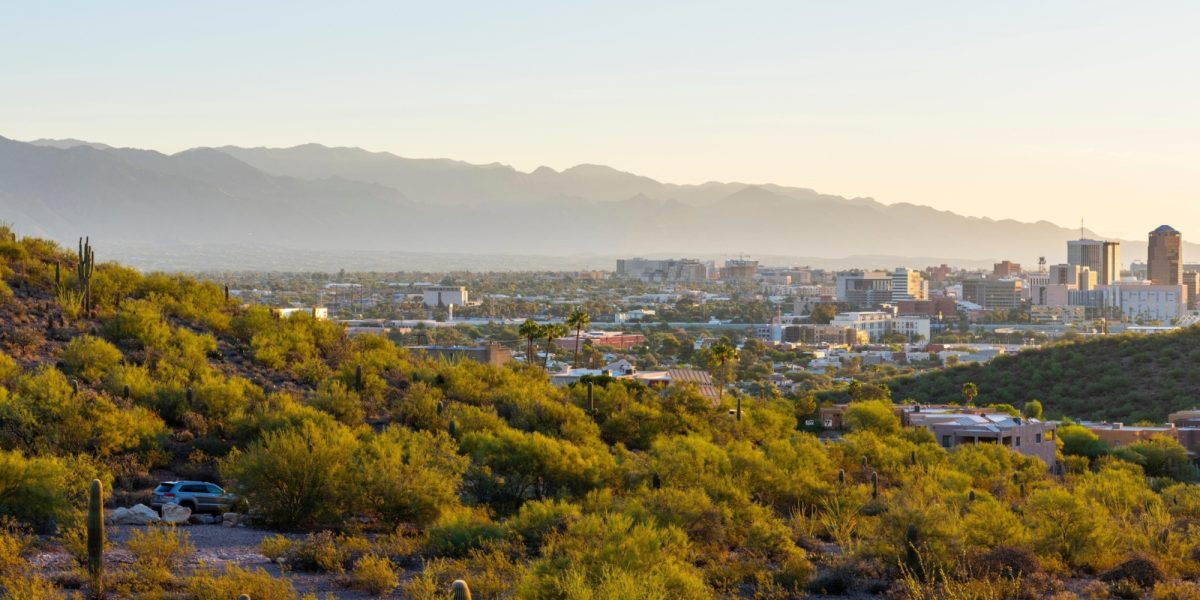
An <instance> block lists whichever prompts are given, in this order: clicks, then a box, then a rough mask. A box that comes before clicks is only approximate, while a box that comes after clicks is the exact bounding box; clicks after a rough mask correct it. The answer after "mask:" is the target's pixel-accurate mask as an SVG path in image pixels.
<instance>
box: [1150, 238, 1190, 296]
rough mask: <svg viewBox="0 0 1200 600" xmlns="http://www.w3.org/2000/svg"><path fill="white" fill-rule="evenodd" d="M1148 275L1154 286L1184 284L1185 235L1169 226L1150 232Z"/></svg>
mask: <svg viewBox="0 0 1200 600" xmlns="http://www.w3.org/2000/svg"><path fill="white" fill-rule="evenodd" d="M1146 263H1147V264H1148V271H1149V272H1148V275H1149V277H1150V283H1151V284H1153V285H1180V284H1182V283H1183V235H1181V234H1180V233H1179V232H1178V231H1175V229H1174V228H1172V227H1170V226H1169V225H1162V226H1160V227H1159V228H1158V229H1155V230H1154V231H1151V232H1150V247H1149V248H1148V249H1147V251H1146Z"/></svg>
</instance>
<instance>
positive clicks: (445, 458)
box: [353, 426, 468, 526]
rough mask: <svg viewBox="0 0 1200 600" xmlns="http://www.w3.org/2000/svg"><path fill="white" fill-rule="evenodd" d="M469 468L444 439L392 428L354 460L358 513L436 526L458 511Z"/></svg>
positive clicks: (366, 445) (365, 443) (451, 442)
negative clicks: (463, 481) (443, 515)
mask: <svg viewBox="0 0 1200 600" xmlns="http://www.w3.org/2000/svg"><path fill="white" fill-rule="evenodd" d="M467 464H468V460H467V458H466V457H463V456H459V454H458V452H457V446H456V444H455V443H454V440H453V439H451V438H450V436H448V435H446V434H445V433H440V432H439V433H436V434H434V433H429V432H427V431H412V430H410V429H407V428H404V427H398V426H393V427H389V428H388V429H387V430H385V431H384V432H382V433H380V434H378V435H375V436H371V437H370V438H368V439H366V440H365V441H363V443H362V445H361V447H360V448H359V451H358V454H357V455H356V457H355V468H354V476H353V477H354V480H355V482H356V491H355V492H354V495H355V498H356V499H358V501H359V502H358V504H359V506H360V507H361V509H362V510H360V511H359V512H360V514H363V515H367V516H370V517H373V518H375V519H378V520H379V521H381V522H384V523H393V524H394V523H402V522H403V523H416V524H418V525H422V526H423V525H426V524H428V523H431V522H433V521H435V520H436V519H437V518H438V517H439V516H441V515H442V514H443V513H444V512H446V511H448V510H453V509H454V508H455V507H456V506H458V503H459V500H458V488H459V486H460V485H461V482H462V476H463V473H464V472H465V471H466V469H467Z"/></svg>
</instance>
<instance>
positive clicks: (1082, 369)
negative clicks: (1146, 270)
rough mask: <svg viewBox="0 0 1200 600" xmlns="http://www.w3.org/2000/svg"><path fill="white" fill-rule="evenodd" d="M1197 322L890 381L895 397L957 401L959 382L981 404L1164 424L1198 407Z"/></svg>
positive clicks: (1199, 358)
mask: <svg viewBox="0 0 1200 600" xmlns="http://www.w3.org/2000/svg"><path fill="white" fill-rule="evenodd" d="M1197 364H1200V328H1196V327H1192V328H1188V329H1183V330H1180V331H1176V332H1171V333H1164V334H1156V335H1133V334H1127V335H1118V336H1108V337H1103V338H1098V339H1093V340H1089V341H1083V342H1077V343H1065V344H1060V345H1055V346H1051V347H1048V348H1043V349H1038V350H1030V351H1026V352H1021V353H1020V354H1016V355H1007V356H1001V357H999V358H997V359H995V360H993V361H991V362H990V363H988V364H986V365H978V364H972V365H966V366H960V367H956V368H951V369H945V370H942V371H935V372H929V373H924V374H921V375H916V376H912V377H902V378H896V379H892V380H889V381H888V382H887V385H888V387H889V388H890V389H891V390H892V397H893V398H895V399H897V400H899V399H914V400H917V401H919V402H958V401H961V400H962V386H963V384H964V383H968V382H973V383H975V384H976V386H978V388H979V397H978V398H976V400H975V402H976V404H1012V405H1014V406H1022V405H1024V403H1025V402H1026V401H1028V400H1040V401H1041V402H1042V405H1043V407H1044V408H1045V410H1046V413H1047V414H1050V415H1056V416H1067V417H1071V418H1074V419H1088V420H1109V421H1123V422H1137V421H1142V420H1148V421H1154V422H1165V421H1166V418H1167V414H1168V413H1171V412H1173V411H1176V410H1180V409H1185V408H1195V407H1197V406H1200V397H1198V396H1197V390H1200V369H1196V368H1195V365H1197Z"/></svg>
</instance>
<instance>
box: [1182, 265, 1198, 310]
mask: <svg viewBox="0 0 1200 600" xmlns="http://www.w3.org/2000/svg"><path fill="white" fill-rule="evenodd" d="M1183 287H1185V288H1187V302H1188V309H1189V310H1191V309H1195V308H1196V307H1197V305H1200V272H1196V271H1184V272H1183Z"/></svg>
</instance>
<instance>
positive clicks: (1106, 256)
mask: <svg viewBox="0 0 1200 600" xmlns="http://www.w3.org/2000/svg"><path fill="white" fill-rule="evenodd" d="M1102 253H1103V260H1101V261H1100V274H1099V276H1098V279H1099V283H1100V285H1113V284H1114V283H1117V282H1119V281H1121V242H1104V249H1103V250H1102Z"/></svg>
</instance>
